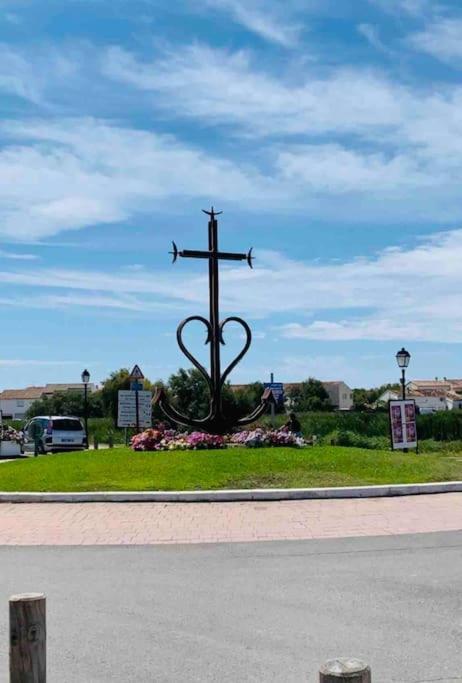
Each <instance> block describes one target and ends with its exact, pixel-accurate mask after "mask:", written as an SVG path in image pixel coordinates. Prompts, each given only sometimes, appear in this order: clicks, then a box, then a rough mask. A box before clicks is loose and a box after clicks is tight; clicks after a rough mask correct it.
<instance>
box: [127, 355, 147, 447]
mask: <svg viewBox="0 0 462 683" xmlns="http://www.w3.org/2000/svg"><path fill="white" fill-rule="evenodd" d="M143 380H144V375H143V373H142V372H141V368H140V366H139V365H135V367H134V368H133V370H132V371H131V373H130V389H131V390H132V391H134V392H135V413H136V426H135V429H136V433H137V434H138V433H139V431H140V400H139V396H138V392H139V391H140V389H141V390H142V389H143Z"/></svg>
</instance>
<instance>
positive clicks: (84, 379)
mask: <svg viewBox="0 0 462 683" xmlns="http://www.w3.org/2000/svg"><path fill="white" fill-rule="evenodd" d="M89 382H90V373H89V372H88V370H84V371H83V372H82V383H83V389H84V394H83V395H84V418H85V438H86V441H87V448H88V446H89V443H88V383H89Z"/></svg>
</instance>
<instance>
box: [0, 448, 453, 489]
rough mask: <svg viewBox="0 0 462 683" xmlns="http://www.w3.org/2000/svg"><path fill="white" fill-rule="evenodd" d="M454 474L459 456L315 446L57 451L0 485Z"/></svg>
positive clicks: (3, 473)
mask: <svg viewBox="0 0 462 683" xmlns="http://www.w3.org/2000/svg"><path fill="white" fill-rule="evenodd" d="M456 479H457V480H461V479H462V454H460V455H455V454H454V453H451V454H448V455H432V454H424V455H414V454H411V453H407V454H404V453H403V454H399V453H391V452H389V451H372V450H365V449H361V448H342V447H332V446H317V447H314V448H307V449H300V450H297V449H292V448H261V449H245V448H233V449H228V450H223V451H195V452H194V451H192V452H191V451H176V452H175V451H170V452H161V453H134V452H133V451H131V450H130V449H128V448H124V447H120V448H114V449H113V450H99V451H89V452H85V453H62V454H57V455H46V456H41V457H39V458H28V459H25V460H15V461H12V462H8V463H3V464H0V491H104V490H111V491H121V490H124V491H143V490H164V491H171V490H194V489H196V490H200V489H221V488H258V487H265V488H278V487H313V486H321V487H324V486H350V485H366V484H392V483H413V482H431V481H447V480H456Z"/></svg>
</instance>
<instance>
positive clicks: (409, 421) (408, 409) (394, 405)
mask: <svg viewBox="0 0 462 683" xmlns="http://www.w3.org/2000/svg"><path fill="white" fill-rule="evenodd" d="M389 411H390V435H391V447H392V449H393V450H403V449H406V448H417V424H416V411H415V401H414V399H405V400H399V401H394V400H393V401H389Z"/></svg>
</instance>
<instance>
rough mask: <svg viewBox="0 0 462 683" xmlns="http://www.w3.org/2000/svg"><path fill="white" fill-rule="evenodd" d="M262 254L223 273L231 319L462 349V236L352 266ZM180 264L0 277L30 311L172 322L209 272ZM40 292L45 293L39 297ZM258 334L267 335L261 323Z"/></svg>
mask: <svg viewBox="0 0 462 683" xmlns="http://www.w3.org/2000/svg"><path fill="white" fill-rule="evenodd" d="M257 255H258V261H257V262H256V264H255V269H254V270H250V269H248V268H245V267H244V266H242V267H229V268H223V269H222V278H221V284H222V287H221V290H222V297H221V301H222V311H223V313H236V312H239V313H242V314H244V315H245V316H247V317H250V318H252V319H253V320H257V319H260V320H261V321H263V320H266V321H267V323H266V324H270V325H271V326H274V325H275V324H277V321H278V317H277V316H282V315H284V317H285V318H286V319H287V317H288V316H289V319H290V317H291V318H292V322H291V323H289V324H285V325H282V326H280V327H278V330H279V333H280V334H282V336H283V337H285V338H289V339H318V340H342V341H345V340H358V339H373V340H387V341H388V340H397V341H400V340H402V339H406V340H408V341H410V340H414V341H427V342H445V343H453V342H462V316H461V314H460V295H459V292H460V291H461V289H462V271H461V268H460V263H461V262H462V230H455V231H452V232H446V233H439V234H437V235H435V236H433V237H432V238H429V239H426V240H425V241H423V242H422V243H420V244H419V245H418V246H415V247H413V248H409V249H386V250H384V251H382V252H381V253H379V254H378V255H377V256H376V257H375V258H368V259H365V258H358V259H354V260H351V261H347V262H344V263H303V262H300V261H295V260H290V259H286V258H284V256H283V255H281V254H276V253H272V252H259V253H258V254H257ZM182 266H183V267H182V268H181V269H176V270H175V271H166V270H165V271H159V270H158V271H156V272H155V273H154V272H151V271H150V270H148V269H146V270H145V271H142V272H136V271H135V272H133V273H130V274H127V273H126V272H123V271H121V272H113V273H102V272H92V271H79V270H64V269H61V270H58V269H46V268H44V269H35V270H32V269H30V268H29V269H28V270H27V271H24V272H20V271H0V282H2V283H3V284H10V285H14V286H15V291H17V289H18V288H19V287H26V288H27V287H30V288H31V291H33V294H34V296H23V295H22V302H23V305H29V306H36V305H43V306H45V307H46V306H47V305H48V306H50V307H59V306H65V307H66V308H71V307H72V306H85V305H89V306H93V305H94V306H98V307H99V308H100V309H104V308H106V309H120V310H126V311H128V312H131V313H139V314H142V313H144V312H152V311H159V312H161V313H164V315H166V316H169V317H170V314H171V313H172V312H173V315H174V316H175V315H176V313H177V312H180V310H181V309H183V308H184V307H185V306H186V307H187V309H188V311H191V310H192V311H193V312H195V313H197V314H200V313H203V312H204V311H206V308H207V292H208V288H207V277H206V274H205V273H204V274H201V275H197V273H191V272H188V271H187V270H186V269H185V264H182ZM269 287H270V291H271V295H270V296H269V295H268V291H269ZM41 288H42V289H43V290H44V291H45V293H44V294H43V295H38V294H37V292H38V291H39V290H40V289H41ZM250 289H251V291H252V296H251V297H249V296H248V293H249V290H250ZM56 290H60V291H59V292H56ZM81 292H85V294H84V295H83V294H82V293H81ZM34 297H35V298H34ZM37 298H38V301H37ZM12 305H13V303H12ZM275 320H276V322H274V321H275ZM258 327H259V330H260V331H262V332H265V331H266V332H267V333H268V329H266V330H265V328H264V327H263V323H260V324H259V326H258Z"/></svg>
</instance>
